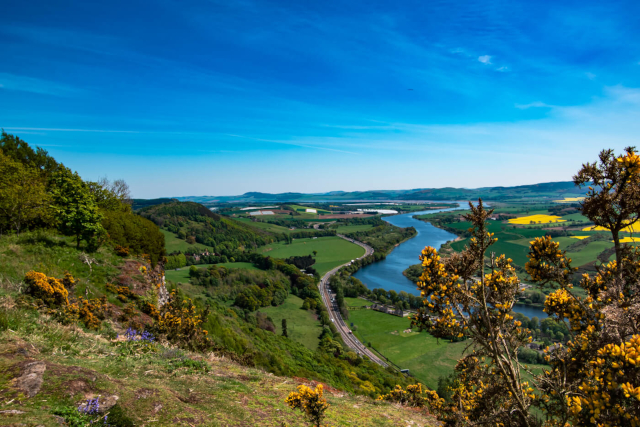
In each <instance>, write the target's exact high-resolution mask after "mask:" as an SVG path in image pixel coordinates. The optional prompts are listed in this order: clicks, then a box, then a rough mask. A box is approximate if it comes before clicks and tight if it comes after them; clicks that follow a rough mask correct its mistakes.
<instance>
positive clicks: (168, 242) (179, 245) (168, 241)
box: [160, 229, 212, 254]
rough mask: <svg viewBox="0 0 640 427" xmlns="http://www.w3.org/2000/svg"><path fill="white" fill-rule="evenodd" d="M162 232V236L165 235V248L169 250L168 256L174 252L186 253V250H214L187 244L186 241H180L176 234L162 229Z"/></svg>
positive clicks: (197, 244) (196, 244) (195, 244)
mask: <svg viewBox="0 0 640 427" xmlns="http://www.w3.org/2000/svg"><path fill="white" fill-rule="evenodd" d="M160 231H161V232H162V234H164V247H165V249H166V250H167V254H171V253H173V252H178V251H179V252H184V251H186V250H196V249H202V250H204V249H209V250H211V249H212V248H210V247H208V246H205V245H201V244H200V243H194V244H190V243H187V242H186V241H185V240H182V239H178V236H176V235H175V234H174V233H172V232H170V231H167V230H164V229H160Z"/></svg>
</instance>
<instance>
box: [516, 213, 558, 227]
mask: <svg viewBox="0 0 640 427" xmlns="http://www.w3.org/2000/svg"><path fill="white" fill-rule="evenodd" d="M565 221H566V219H562V217H560V216H556V215H544V214H536V215H528V216H522V217H518V218H513V219H510V220H509V221H508V223H509V224H522V225H527V224H548V223H555V222H565Z"/></svg>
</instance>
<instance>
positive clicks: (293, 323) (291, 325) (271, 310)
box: [259, 295, 322, 351]
mask: <svg viewBox="0 0 640 427" xmlns="http://www.w3.org/2000/svg"><path fill="white" fill-rule="evenodd" d="M259 311H261V312H263V313H266V314H267V315H268V316H269V317H271V319H272V320H273V323H274V325H275V326H276V334H278V335H281V334H282V319H287V332H288V334H289V338H291V339H292V340H294V341H297V342H299V343H300V344H302V345H304V346H305V347H307V348H308V349H309V350H312V351H315V350H316V349H317V348H318V343H319V339H318V337H319V336H320V333H321V332H322V327H321V326H320V322H318V321H317V320H316V316H315V315H314V313H313V311H307V310H303V309H302V299H300V298H298V297H297V296H295V295H289V296H288V297H287V299H286V300H285V302H284V303H283V304H282V305H279V306H278V307H265V308H261V309H260V310H259Z"/></svg>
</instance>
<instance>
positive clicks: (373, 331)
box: [348, 310, 467, 389]
mask: <svg viewBox="0 0 640 427" xmlns="http://www.w3.org/2000/svg"><path fill="white" fill-rule="evenodd" d="M348 322H349V324H351V323H353V324H354V325H356V326H357V328H356V329H357V330H355V331H354V333H355V335H356V337H358V338H359V339H360V340H361V341H363V342H365V343H371V345H372V346H373V347H374V348H375V349H376V350H378V351H379V352H380V353H381V354H382V355H384V356H385V357H387V358H388V359H389V360H390V361H392V362H393V363H395V364H396V365H398V366H400V368H402V369H409V372H410V373H411V374H412V375H413V376H415V377H416V379H418V380H419V381H421V382H422V383H423V384H424V385H426V386H427V387H429V388H432V389H436V388H437V387H438V378H439V377H441V376H446V375H449V374H450V373H451V372H453V368H454V367H455V365H456V363H457V362H458V359H460V357H461V356H462V352H463V351H464V348H465V346H466V344H467V343H466V342H458V343H449V342H447V341H443V340H439V342H438V340H437V339H436V338H434V337H432V336H431V335H429V334H427V333H426V332H422V333H418V332H411V333H409V334H403V333H402V331H404V330H405V329H408V328H410V327H411V326H410V323H411V322H410V321H409V319H407V318H401V317H397V316H392V315H390V314H385V313H380V312H378V311H373V310H352V311H350V312H349V320H348ZM396 332H397V333H396Z"/></svg>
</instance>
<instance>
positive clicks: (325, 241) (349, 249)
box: [259, 236, 364, 275]
mask: <svg viewBox="0 0 640 427" xmlns="http://www.w3.org/2000/svg"><path fill="white" fill-rule="evenodd" d="M259 250H260V251H261V253H262V254H263V255H268V256H271V257H273V258H289V257H291V256H306V255H313V251H314V250H315V251H317V252H318V255H317V256H316V263H315V264H314V265H313V268H315V269H316V270H317V271H318V273H319V274H320V275H324V274H325V273H326V272H328V271H329V270H331V269H333V268H335V267H337V266H339V265H341V264H344V263H346V262H349V261H351V260H352V259H356V258H358V257H360V256H362V255H364V249H363V248H361V247H360V246H358V245H356V244H354V243H351V242H348V241H346V240H345V239H342V238H340V237H333V236H331V237H318V238H317V239H294V240H293V243H291V244H290V245H289V244H286V243H285V242H278V243H272V244H270V245H267V246H265V247H263V248H260V249H259Z"/></svg>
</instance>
